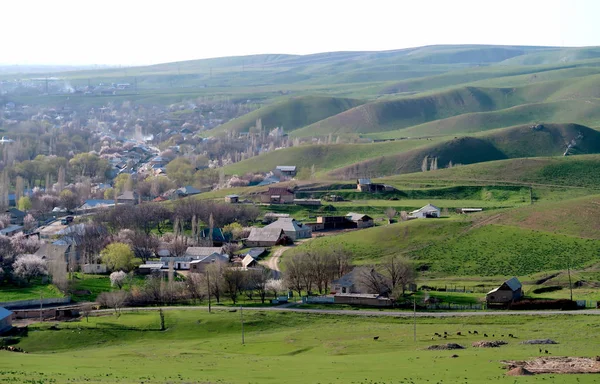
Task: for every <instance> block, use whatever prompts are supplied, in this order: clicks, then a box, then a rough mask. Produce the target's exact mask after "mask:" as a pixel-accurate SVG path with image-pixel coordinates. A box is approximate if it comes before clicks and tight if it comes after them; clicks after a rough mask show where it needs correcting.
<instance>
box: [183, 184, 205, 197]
mask: <svg viewBox="0 0 600 384" xmlns="http://www.w3.org/2000/svg"><path fill="white" fill-rule="evenodd" d="M178 191H179V192H180V193H181V196H182V197H186V196H193V195H197V194H199V193H201V192H202V191H200V190H199V189H198V188H194V187H192V186H191V185H187V186H185V187H181V188H179V189H178Z"/></svg>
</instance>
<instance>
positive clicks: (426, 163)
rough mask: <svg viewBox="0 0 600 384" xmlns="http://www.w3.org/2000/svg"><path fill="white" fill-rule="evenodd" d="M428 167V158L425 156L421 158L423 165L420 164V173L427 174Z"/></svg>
mask: <svg viewBox="0 0 600 384" xmlns="http://www.w3.org/2000/svg"><path fill="white" fill-rule="evenodd" d="M428 165H429V156H425V157H424V158H423V163H421V171H423V172H427V166H428Z"/></svg>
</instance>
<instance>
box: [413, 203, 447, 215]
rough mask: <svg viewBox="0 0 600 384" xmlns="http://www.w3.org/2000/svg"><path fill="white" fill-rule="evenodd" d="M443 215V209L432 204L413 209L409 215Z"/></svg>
mask: <svg viewBox="0 0 600 384" xmlns="http://www.w3.org/2000/svg"><path fill="white" fill-rule="evenodd" d="M440 216H441V211H440V209H439V208H438V207H436V206H435V205H432V204H427V205H426V206H424V207H423V208H420V209H417V210H416V211H412V212H411V213H410V215H409V217H410V218H411V219H430V218H438V217H440Z"/></svg>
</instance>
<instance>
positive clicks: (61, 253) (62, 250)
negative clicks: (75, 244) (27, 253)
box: [35, 243, 79, 268]
mask: <svg viewBox="0 0 600 384" xmlns="http://www.w3.org/2000/svg"><path fill="white" fill-rule="evenodd" d="M70 250H71V244H48V243H44V244H41V245H40V248H39V249H38V250H37V251H36V252H35V255H36V256H40V257H42V258H44V259H46V260H48V261H63V262H65V263H68V262H69V252H70ZM73 254H74V256H75V259H79V255H78V254H77V253H75V252H73ZM66 267H67V266H66V264H65V268H66Z"/></svg>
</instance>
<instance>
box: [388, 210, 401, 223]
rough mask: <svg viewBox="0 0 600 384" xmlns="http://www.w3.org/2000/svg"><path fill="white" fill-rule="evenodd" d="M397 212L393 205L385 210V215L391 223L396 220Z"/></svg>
mask: <svg viewBox="0 0 600 384" xmlns="http://www.w3.org/2000/svg"><path fill="white" fill-rule="evenodd" d="M397 214H398V212H397V211H396V210H395V209H394V208H393V207H389V208H387V209H386V210H385V215H386V216H387V218H388V223H389V224H392V221H393V220H394V217H396V215H397Z"/></svg>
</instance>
